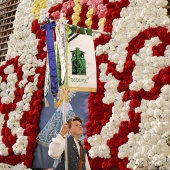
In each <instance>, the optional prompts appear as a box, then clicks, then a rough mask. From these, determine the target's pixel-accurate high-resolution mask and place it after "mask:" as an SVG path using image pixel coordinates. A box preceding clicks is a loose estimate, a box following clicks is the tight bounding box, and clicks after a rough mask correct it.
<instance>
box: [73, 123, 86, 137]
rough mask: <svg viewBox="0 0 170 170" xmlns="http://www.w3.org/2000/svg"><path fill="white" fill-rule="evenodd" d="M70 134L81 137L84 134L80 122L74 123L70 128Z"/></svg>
mask: <svg viewBox="0 0 170 170" xmlns="http://www.w3.org/2000/svg"><path fill="white" fill-rule="evenodd" d="M70 133H71V134H72V135H76V136H79V135H81V134H82V133H83V128H82V125H81V123H80V122H79V121H72V126H71V128H70Z"/></svg>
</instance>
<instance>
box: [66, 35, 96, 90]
mask: <svg viewBox="0 0 170 170" xmlns="http://www.w3.org/2000/svg"><path fill="white" fill-rule="evenodd" d="M67 83H68V90H73V91H84V92H96V89H97V75H96V60H95V50H94V44H93V37H92V36H89V35H85V34H76V33H72V34H71V35H69V38H68V59H67Z"/></svg>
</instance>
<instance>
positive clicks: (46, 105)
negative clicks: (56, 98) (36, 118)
mask: <svg viewBox="0 0 170 170" xmlns="http://www.w3.org/2000/svg"><path fill="white" fill-rule="evenodd" d="M44 102H45V107H49V106H50V105H49V103H48V100H47V98H46V97H44Z"/></svg>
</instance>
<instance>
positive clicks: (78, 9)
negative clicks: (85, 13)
mask: <svg viewBox="0 0 170 170" xmlns="http://www.w3.org/2000/svg"><path fill="white" fill-rule="evenodd" d="M74 3H75V6H74V8H73V10H74V13H73V15H72V17H71V18H72V20H73V25H77V23H78V22H79V21H80V17H79V15H80V13H81V5H80V0H74Z"/></svg>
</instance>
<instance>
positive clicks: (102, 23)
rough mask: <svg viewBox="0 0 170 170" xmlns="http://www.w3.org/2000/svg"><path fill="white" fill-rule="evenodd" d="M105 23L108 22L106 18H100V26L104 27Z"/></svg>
mask: <svg viewBox="0 0 170 170" xmlns="http://www.w3.org/2000/svg"><path fill="white" fill-rule="evenodd" d="M105 22H106V18H100V20H99V23H98V26H104V23H105Z"/></svg>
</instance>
